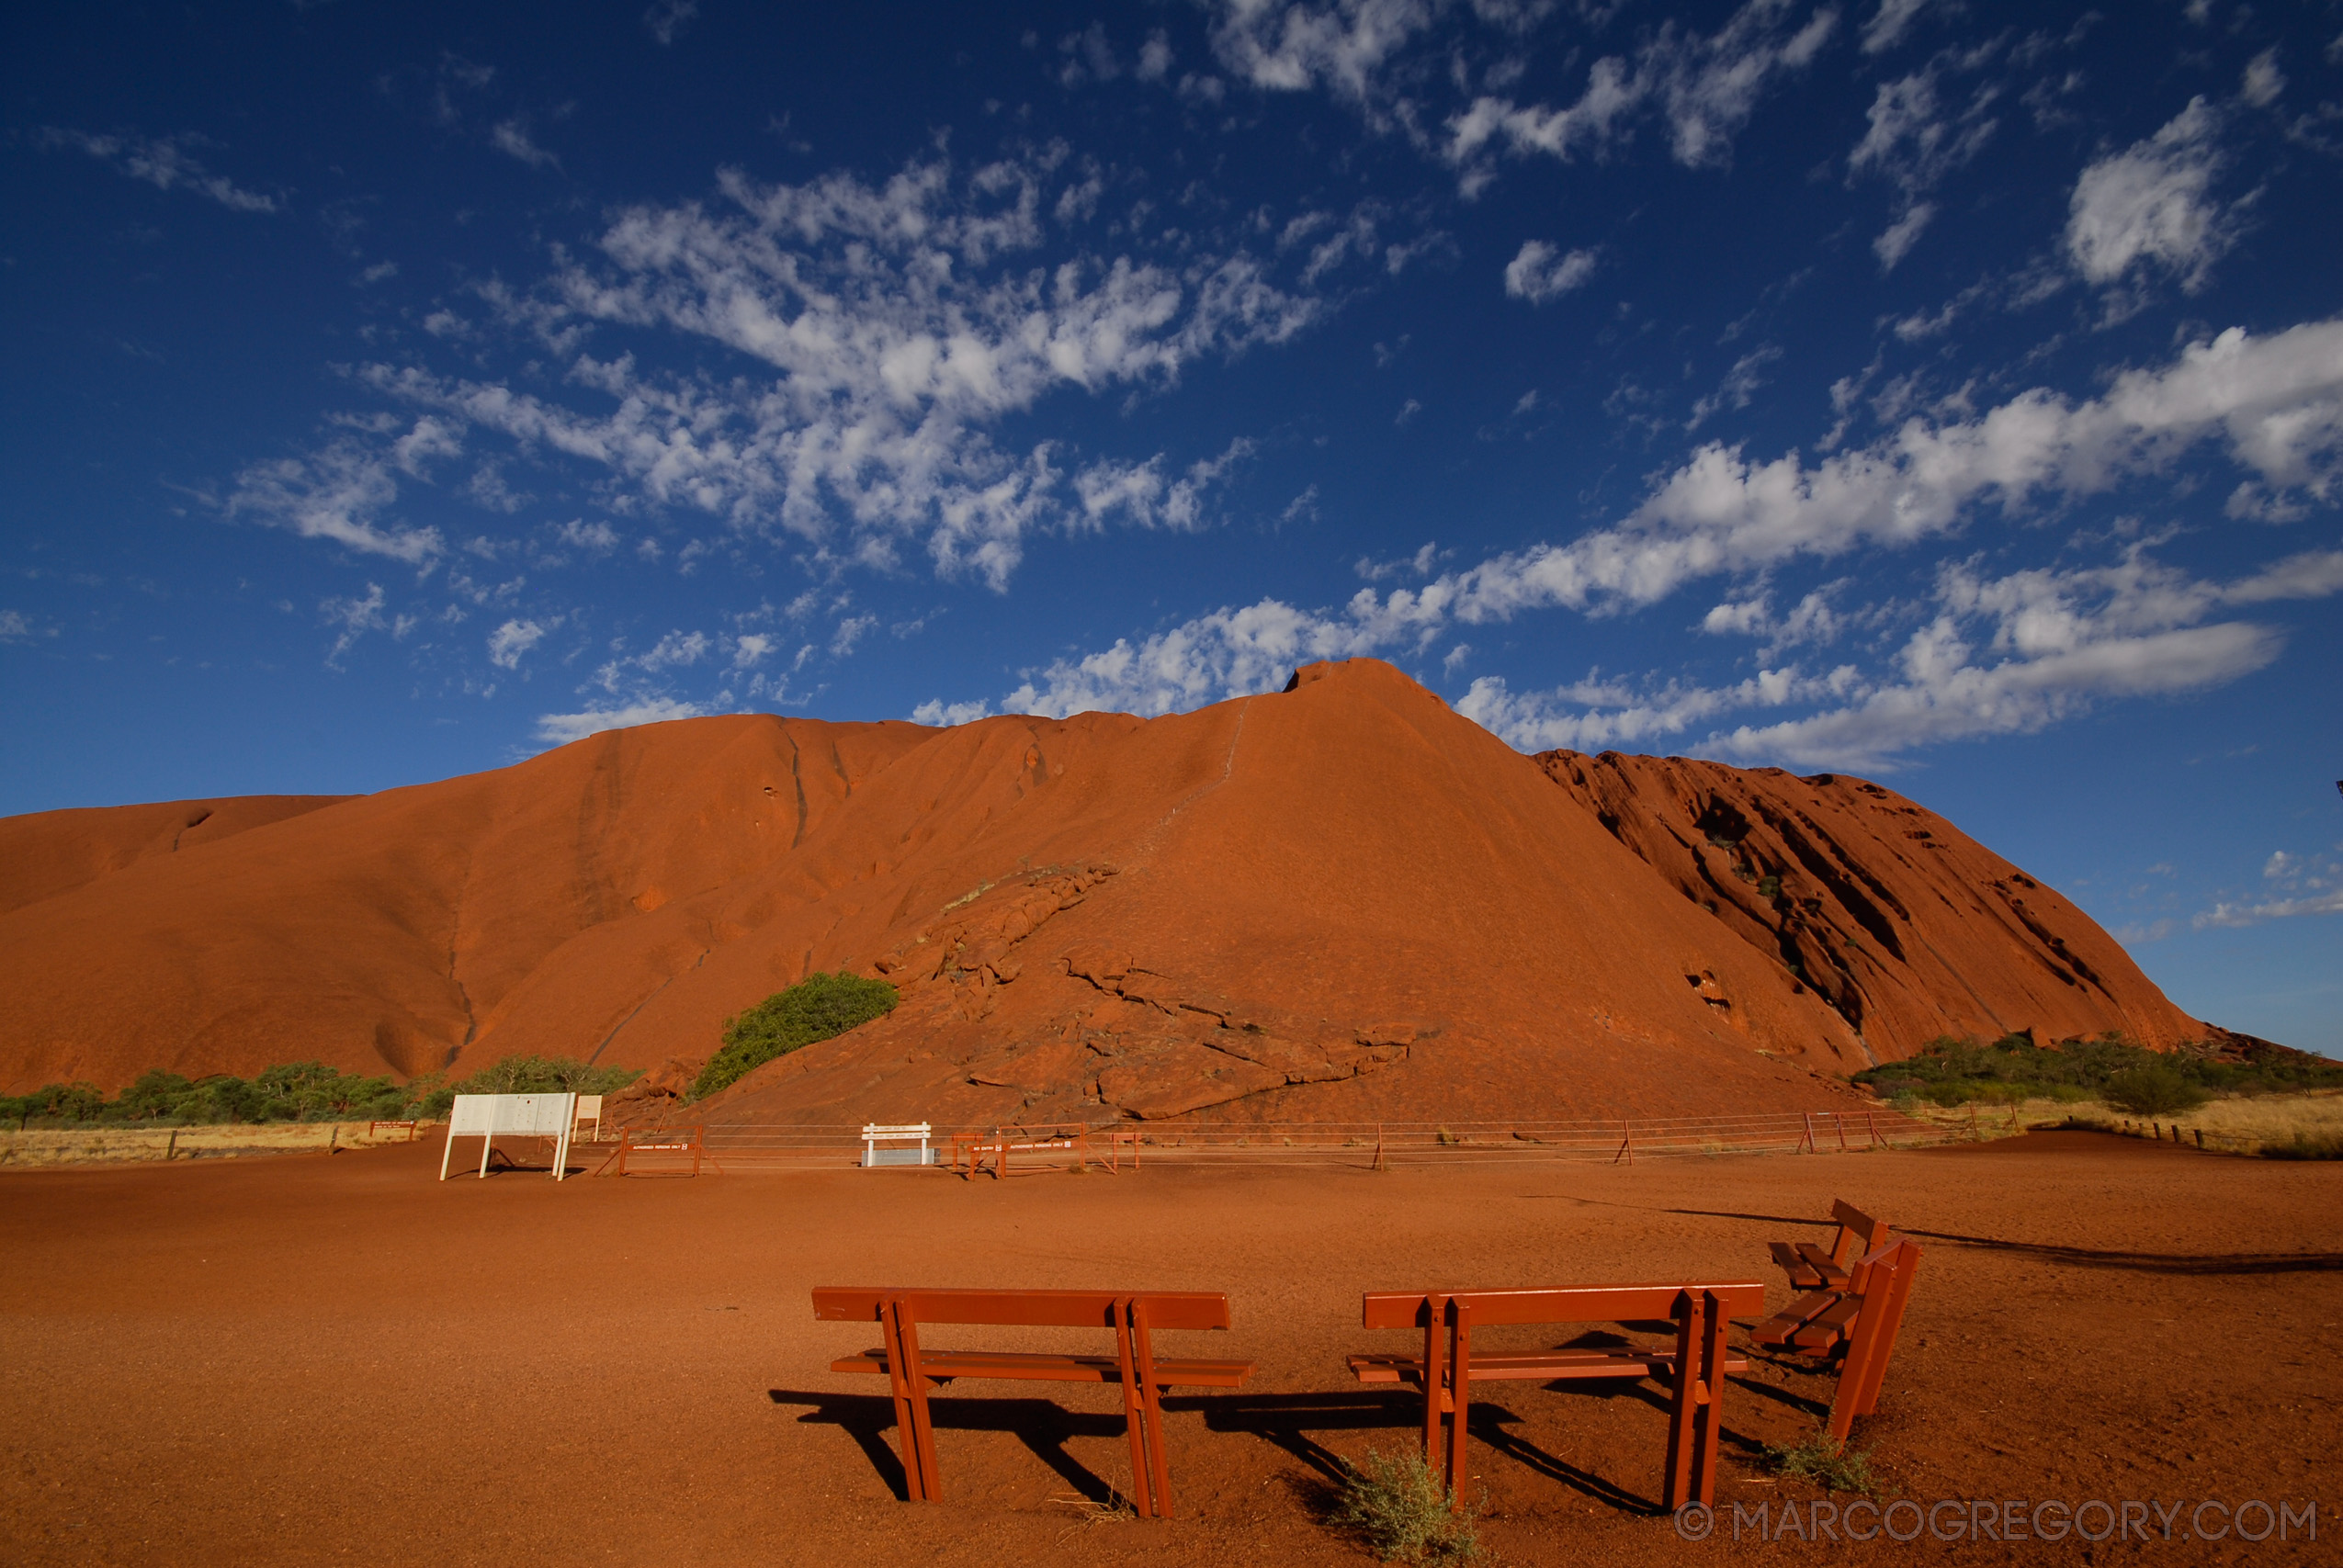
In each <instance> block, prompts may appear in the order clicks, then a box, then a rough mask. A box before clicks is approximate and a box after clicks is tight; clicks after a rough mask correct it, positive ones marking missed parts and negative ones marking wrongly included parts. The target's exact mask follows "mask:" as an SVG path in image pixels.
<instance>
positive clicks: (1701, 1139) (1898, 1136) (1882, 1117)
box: [707, 1109, 1972, 1171]
mask: <svg viewBox="0 0 2343 1568" xmlns="http://www.w3.org/2000/svg"><path fill="white" fill-rule="evenodd" d="M1075 1125H1076V1124H1075V1123H1070V1122H1050V1123H1042V1124H1035V1125H1032V1126H1020V1125H1018V1124H1015V1123H1012V1122H987V1123H983V1124H979V1125H968V1126H945V1125H942V1124H936V1125H934V1126H933V1127H932V1129H931V1132H930V1134H929V1138H930V1145H931V1147H933V1148H934V1150H935V1151H936V1152H935V1156H934V1157H935V1162H936V1164H937V1166H938V1167H941V1168H949V1164H950V1160H951V1150H952V1148H953V1144H954V1139H955V1136H956V1135H958V1136H959V1137H960V1138H961V1139H962V1140H963V1141H964V1142H965V1141H967V1140H968V1139H978V1138H980V1139H984V1140H987V1141H991V1140H996V1139H1002V1138H1006V1139H1007V1140H1008V1141H1010V1142H1011V1143H1012V1144H1013V1145H1017V1144H1022V1143H1025V1142H1032V1143H1035V1144H1036V1145H1040V1144H1042V1143H1046V1142H1047V1141H1048V1140H1049V1137H1050V1135H1051V1134H1060V1133H1070V1132H1071V1131H1072V1130H1073V1129H1074V1126H1075ZM1086 1130H1087V1132H1088V1133H1089V1134H1090V1138H1089V1140H1088V1142H1089V1144H1090V1148H1089V1151H1088V1158H1089V1162H1090V1163H1092V1164H1104V1163H1105V1162H1106V1160H1107V1158H1108V1149H1109V1145H1108V1142H1107V1140H1106V1138H1105V1136H1104V1134H1107V1133H1109V1132H1113V1133H1115V1134H1119V1135H1121V1136H1122V1137H1123V1138H1124V1139H1126V1140H1127V1139H1129V1138H1130V1137H1131V1136H1132V1135H1133V1134H1136V1135H1137V1139H1138V1156H1139V1161H1140V1164H1141V1167H1142V1168H1144V1167H1145V1166H1146V1165H1148V1164H1151V1163H1155V1162H1159V1161H1160V1162H1164V1163H1171V1164H1181V1165H1206V1164H1208V1165H1211V1166H1215V1167H1227V1166H1261V1167H1287V1168H1303V1167H1321V1168H1349V1169H1358V1170H1371V1169H1378V1168H1379V1169H1389V1168H1394V1167H1397V1166H1402V1165H1407V1166H1421V1165H1462V1164H1510V1163H1535V1162H1575V1163H1579V1164H1602V1165H1633V1164H1635V1163H1636V1162H1637V1161H1639V1160H1653V1159H1683V1158H1698V1157H1703V1156H1721V1155H1746V1154H1817V1155H1826V1154H1856V1153H1862V1152H1864V1151H1868V1150H1873V1149H1908V1148H1924V1147H1929V1146H1931V1145H1939V1144H1946V1143H1960V1142H1967V1141H1968V1140H1969V1138H1970V1137H1971V1136H1972V1134H1970V1133H1969V1132H1968V1131H1967V1130H1966V1129H1963V1128H1956V1127H1947V1126H1941V1125H1931V1124H1930V1123H1928V1122H1919V1121H1915V1120H1913V1119H1912V1118H1910V1117H1907V1116H1904V1115H1901V1114H1899V1113H1898V1112H1896V1111H1888V1110H1871V1109H1865V1110H1861V1111H1805V1112H1798V1111H1792V1112H1787V1113H1778V1112H1777V1113H1771V1114H1764V1115H1746V1116H1681V1117H1624V1118H1621V1117H1605V1118H1601V1119H1590V1120H1584V1121H1571V1122H1527V1121H1523V1122H1209V1121H1181V1122H1129V1121H1105V1120H1102V1121H1098V1122H1090V1123H1087V1124H1086ZM884 1146H885V1147H887V1148H900V1147H902V1145H901V1144H900V1142H898V1143H890V1144H889V1145H884ZM1125 1147H1126V1148H1128V1147H1129V1145H1128V1143H1127V1142H1126V1144H1125ZM707 1148H708V1151H709V1152H710V1153H711V1154H713V1155H714V1156H716V1157H717V1158H718V1159H719V1160H720V1161H721V1162H722V1164H723V1167H724V1168H725V1170H727V1171H731V1170H735V1169H740V1170H757V1169H787V1168H837V1167H841V1166H848V1165H856V1164H859V1163H861V1161H862V1157H863V1151H864V1142H863V1131H862V1127H861V1124H859V1123H854V1122H728V1123H717V1122H711V1123H709V1124H708V1125H707ZM1082 1156H1083V1151H1081V1150H1079V1149H1075V1150H1068V1149H1060V1148H1044V1147H1039V1146H1036V1147H1035V1148H1032V1149H1029V1150H1021V1151H1019V1152H1018V1153H1017V1155H1016V1157H1015V1162H1014V1163H1015V1164H1017V1165H1021V1166H1023V1167H1024V1168H1026V1169H1029V1170H1031V1169H1040V1168H1045V1167H1047V1166H1050V1165H1053V1164H1054V1165H1056V1166H1058V1167H1066V1166H1070V1165H1071V1164H1073V1163H1074V1162H1075V1161H1076V1160H1077V1159H1080V1158H1081V1157H1082ZM1125 1157H1126V1158H1127V1156H1125Z"/></svg>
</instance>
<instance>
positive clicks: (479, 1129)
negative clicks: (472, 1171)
mask: <svg viewBox="0 0 2343 1568" xmlns="http://www.w3.org/2000/svg"><path fill="white" fill-rule="evenodd" d="M577 1118H578V1097H577V1096H576V1095H574V1094H459V1095H458V1096H457V1097H456V1104H455V1108H454V1109H453V1110H452V1111H449V1112H448V1115H447V1145H446V1147H444V1148H442V1149H441V1150H440V1152H439V1179H440V1180H442V1181H445V1180H447V1163H448V1161H449V1159H450V1158H451V1157H453V1156H454V1155H455V1152H456V1140H457V1139H458V1138H478V1139H479V1140H480V1141H481V1143H480V1173H481V1175H482V1176H486V1175H487V1174H488V1156H489V1154H490V1152H491V1151H492V1150H493V1149H494V1148H495V1146H496V1135H497V1134H499V1133H502V1134H504V1135H505V1136H506V1137H510V1138H550V1139H552V1140H553V1179H554V1180H556V1181H559V1180H560V1179H561V1178H562V1175H563V1172H564V1169H565V1168H566V1167H567V1166H568V1165H569V1163H570V1134H571V1133H572V1131H573V1130H574V1129H575V1128H576V1126H577Z"/></svg>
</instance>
